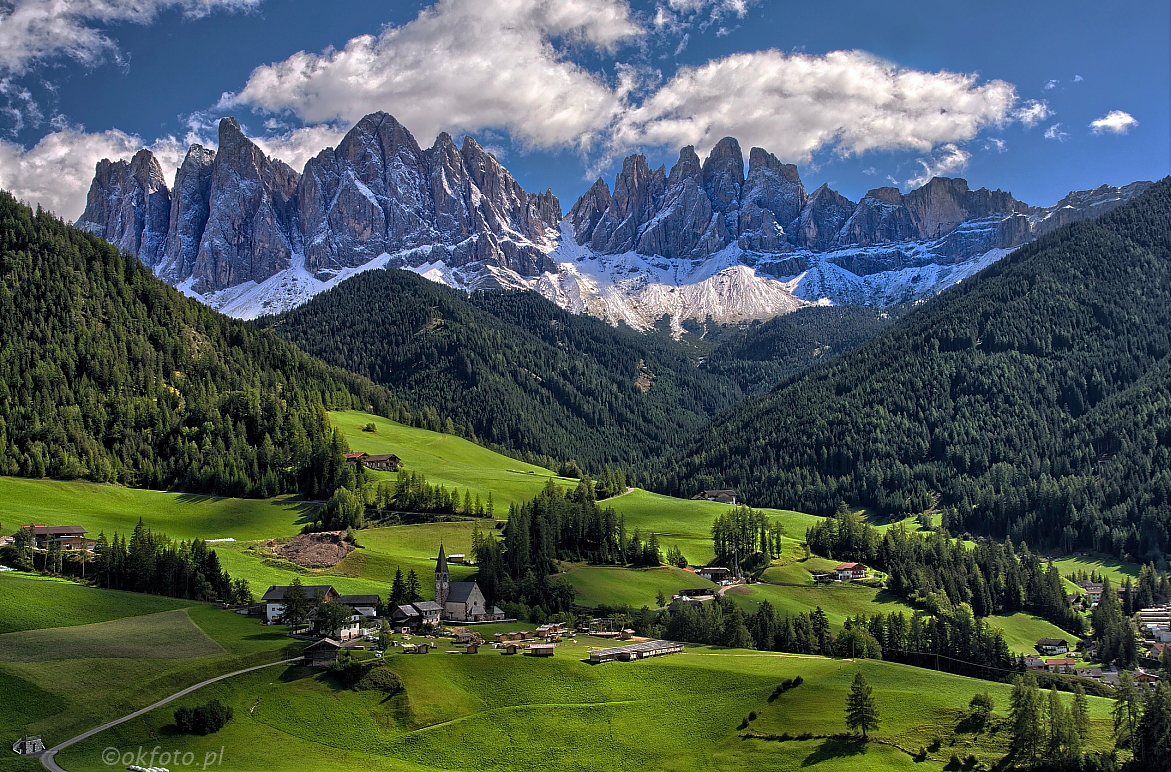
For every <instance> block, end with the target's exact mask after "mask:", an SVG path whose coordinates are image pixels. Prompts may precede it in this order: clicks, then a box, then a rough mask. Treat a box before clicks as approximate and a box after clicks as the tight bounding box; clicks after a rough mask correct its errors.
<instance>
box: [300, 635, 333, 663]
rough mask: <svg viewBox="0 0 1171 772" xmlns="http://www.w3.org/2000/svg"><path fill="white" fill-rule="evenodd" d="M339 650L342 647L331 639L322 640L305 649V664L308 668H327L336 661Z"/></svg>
mask: <svg viewBox="0 0 1171 772" xmlns="http://www.w3.org/2000/svg"><path fill="white" fill-rule="evenodd" d="M341 648H342V645H341V644H340V643H338V642H337V641H335V640H333V639H332V638H322V639H321V640H320V641H316V642H314V643H311V644H309V645H308V646H306V647H305V652H304V654H305V664H306V665H308V666H309V667H328V666H330V665H332V664H333V663H334V662H336V661H337V653H338V651H340V650H341Z"/></svg>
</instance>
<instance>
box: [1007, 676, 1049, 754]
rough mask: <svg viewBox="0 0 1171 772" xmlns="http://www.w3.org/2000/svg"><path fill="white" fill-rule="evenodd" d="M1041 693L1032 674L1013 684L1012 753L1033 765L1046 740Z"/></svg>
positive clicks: (1021, 677)
mask: <svg viewBox="0 0 1171 772" xmlns="http://www.w3.org/2000/svg"><path fill="white" fill-rule="evenodd" d="M1041 714H1042V706H1041V692H1040V690H1039V689H1038V688H1037V679H1036V678H1035V677H1034V676H1033V674H1032V673H1024V674H1022V675H1018V676H1017V677H1016V678H1015V679H1013V682H1012V696H1011V697H1010V698H1009V721H1010V722H1011V724H1012V753H1013V755H1015V756H1016V757H1017V759H1018V760H1021V759H1025V760H1027V763H1029V764H1032V763H1033V762H1034V761H1035V760H1036V758H1037V753H1038V752H1039V751H1040V749H1041V743H1042V740H1043V739H1044V728H1043V725H1042V715H1041Z"/></svg>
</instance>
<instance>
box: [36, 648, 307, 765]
mask: <svg viewBox="0 0 1171 772" xmlns="http://www.w3.org/2000/svg"><path fill="white" fill-rule="evenodd" d="M299 659H301V657H293V658H292V659H282V660H280V661H279V662H269V663H268V664H267V665H257V666H255V667H247V668H244V669H243V670H237V671H235V672H233V673H225V674H224V675H222V676H216V677H215V678H209V679H207V680H206V681H201V682H200V683H197V684H195V685H194V686H188V687H187V688H186V689H183V690H182V691H178V692H175V693H174V694H172V695H171V696H170V697H165V698H163V699H161V700H159V701H158V702H156V703H155V704H153V705H147V706H146V707H145V708H143V709H141V710H136V711H134V712H133V713H131V714H130V715H128V716H123V717H122V718H119V719H117V720H115V721H110V722H109V723H106V724H102V725H101V726H99V727H96V728H94V729H91V730H89V731H88V732H83V733H82V734H79V735H78V736H77V737H74V738H72V739H70V740H66V741H65V742H63V743H60V744H59V745H55V746H53V747H52V748H50V749H49V750H47V751H45V752H44V753H42V754H41V766H43V767H44V768H45V769H47V770H49V772H66V770H65V769H63V768H62V767H61V766H60V765H59V764H57V760H56V759H55V758H54V757H55V756H56V755H57V753H58V752H59V751H63V750H65V749H66V748H68V747H69V746H70V745H73V744H74V743H79V742H81V741H82V740H85V739H88V738H90V737H93V736H94V735H95V734H97V733H98V732H104V731H106V730H107V729H109V728H110V727H112V726H118V724H123V723H125V722H127V721H129V720H130V719H132V718H138V717H139V716H141V715H143V714H145V713H150V712H151V711H152V710H154V709H155V708H160V707H162V706H163V705H166V704H167V703H168V702H173V701H175V700H177V699H179V698H180V697H185V696H187V695H188V694H191V692H193V691H196V690H197V689H202V688H203V687H205V686H207V685H208V684H214V683H215V682H216V681H223V680H224V679H225V678H232V677H233V676H238V675H243V674H244V673H251V672H252V671H253V670H263V669H264V668H266V667H272V666H273V665H284V664H287V663H289V662H296V661H297V660H299Z"/></svg>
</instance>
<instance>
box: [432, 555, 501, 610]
mask: <svg viewBox="0 0 1171 772" xmlns="http://www.w3.org/2000/svg"><path fill="white" fill-rule="evenodd" d="M435 602H436V603H437V604H438V605H439V606H440V608H441V609H442V611H441V612H440V615H441V618H442V619H445V620H451V621H453V622H499V621H502V620H503V619H504V612H503V611H501V610H500V609H499V608H497V607H495V606H492V607H489V606H488V601H487V600H485V598H484V593H482V592H481V591H480V586H479V585H478V584H476V583H475V582H452V581H451V574H450V572H449V571H448V569H447V555H446V554H445V553H444V551H443V545H442V544H440V545H439V559H438V560H437V561H435Z"/></svg>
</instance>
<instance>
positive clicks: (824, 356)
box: [701, 306, 906, 394]
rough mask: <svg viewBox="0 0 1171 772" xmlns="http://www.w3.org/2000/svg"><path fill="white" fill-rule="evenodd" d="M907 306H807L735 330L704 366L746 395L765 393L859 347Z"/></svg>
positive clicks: (708, 358) (898, 315)
mask: <svg viewBox="0 0 1171 772" xmlns="http://www.w3.org/2000/svg"><path fill="white" fill-rule="evenodd" d="M905 311H906V309H905V308H904V307H902V306H896V307H894V308H888V309H881V308H871V307H869V306H812V307H810V308H802V309H801V310H799V311H794V312H793V313H791V314H784V315H783V316H778V317H775V318H773V319H770V320H768V321H767V322H763V323H759V324H757V323H753V324H752V325H749V326H748V327H747V328H746V329H744V330H735V331H733V332H731V333H730V334H728V335H727V336H726V340H723V341H722V342H721V343H720V345H718V346H717V347H716V348H715V349H714V350H712V352H711V354H710V355H709V356H707V357H706V358H705V359H704V362H703V364H702V365H701V367H702V368H703V370H705V371H706V372H709V373H712V374H715V375H721V376H723V377H725V378H728V379H729V380H731V381H732V382H733V383H735V384H736V386H737V387H738V388H739V389H740V390H741V391H743V392H744V393H745V394H761V393H763V392H766V391H769V390H770V389H772V387H773V386H775V385H776V384H777V382H779V381H780V380H781V379H783V378H787V377H789V376H790V375H794V374H795V373H799V372H801V371H802V370H804V369H806V368H808V367H812V366H814V365H818V364H821V363H823V362H828V361H829V360H831V359H833V358H835V357H837V356H839V355H840V354H844V353H845V352H847V351H850V350H851V349H854V348H857V347H858V346H860V345H862V344H863V343H865V342H866V341H868V340H870V339H871V338H873V337H874V336H875V335H877V334H878V333H880V332H882V331H883V330H885V329H886V328H887V327H888V326H890V325H891V324H892V323H893V322H894V321H895V320H896V319H898V318H899V317H901V316H902V315H903V313H905Z"/></svg>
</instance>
